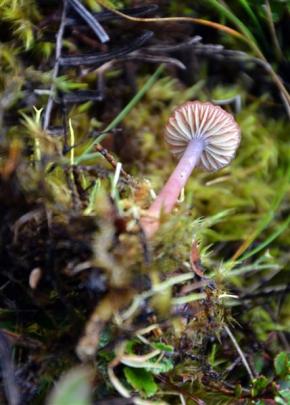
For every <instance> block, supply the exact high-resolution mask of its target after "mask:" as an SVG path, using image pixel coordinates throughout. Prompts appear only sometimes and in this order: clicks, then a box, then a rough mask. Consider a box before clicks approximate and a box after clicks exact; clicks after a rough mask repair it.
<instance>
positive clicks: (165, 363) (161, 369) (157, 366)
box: [150, 357, 173, 374]
mask: <svg viewBox="0 0 290 405" xmlns="http://www.w3.org/2000/svg"><path fill="white" fill-rule="evenodd" d="M150 363H151V364H152V367H150V370H151V371H152V373H153V374H160V373H167V372H168V371H170V370H172V369H173V363H172V360H170V359H167V358H165V357H164V358H163V359H162V360H160V361H158V362H157V361H156V362H153V361H151V362H150Z"/></svg>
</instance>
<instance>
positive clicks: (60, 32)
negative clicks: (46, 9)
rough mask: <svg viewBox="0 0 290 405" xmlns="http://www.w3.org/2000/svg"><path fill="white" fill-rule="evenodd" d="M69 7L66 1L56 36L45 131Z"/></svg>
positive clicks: (45, 115)
mask: <svg viewBox="0 0 290 405" xmlns="http://www.w3.org/2000/svg"><path fill="white" fill-rule="evenodd" d="M67 7H68V4H67V0H64V1H63V10H62V15H61V21H60V26H59V29H58V33H57V36H56V47H55V63H54V68H53V72H52V78H51V79H52V84H51V88H50V96H49V97H48V102H47V105H46V109H45V113H44V119H43V129H44V130H46V129H47V128H48V126H49V121H50V116H51V111H52V106H53V101H54V97H55V92H56V84H55V80H56V78H57V75H58V71H59V58H60V56H61V49H62V39H63V34H64V30H65V25H66V13H67Z"/></svg>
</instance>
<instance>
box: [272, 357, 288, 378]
mask: <svg viewBox="0 0 290 405" xmlns="http://www.w3.org/2000/svg"><path fill="white" fill-rule="evenodd" d="M274 365H275V371H276V374H277V375H279V376H284V375H287V374H288V371H289V365H288V355H287V353H285V352H281V353H279V354H278V355H277V356H276V357H275V360H274Z"/></svg>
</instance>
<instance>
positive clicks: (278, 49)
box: [264, 0, 283, 60]
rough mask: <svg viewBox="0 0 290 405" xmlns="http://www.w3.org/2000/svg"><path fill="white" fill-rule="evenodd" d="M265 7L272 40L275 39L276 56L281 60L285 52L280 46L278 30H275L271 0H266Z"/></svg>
mask: <svg viewBox="0 0 290 405" xmlns="http://www.w3.org/2000/svg"><path fill="white" fill-rule="evenodd" d="M264 7H265V10H266V16H267V20H268V23H269V28H270V33H271V36H272V41H273V45H274V50H275V53H276V57H277V58H278V60H281V59H282V57H283V53H282V50H281V47H280V44H279V41H278V38H277V34H276V31H275V26H274V22H273V18H272V10H271V6H270V3H269V0H266V1H265V5H264Z"/></svg>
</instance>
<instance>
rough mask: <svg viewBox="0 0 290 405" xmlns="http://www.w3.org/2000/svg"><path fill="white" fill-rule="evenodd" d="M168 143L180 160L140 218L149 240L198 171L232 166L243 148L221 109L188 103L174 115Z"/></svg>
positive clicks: (236, 129) (167, 132)
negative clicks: (162, 213)
mask: <svg viewBox="0 0 290 405" xmlns="http://www.w3.org/2000/svg"><path fill="white" fill-rule="evenodd" d="M165 141H166V142H167V143H168V145H169V147H170V148H171V152H172V153H173V155H175V156H176V157H177V158H179V159H180V160H179V162H178V164H177V166H176V168H175V170H174V171H173V173H172V174H171V176H170V177H169V179H168V180H167V183H166V184H165V185H164V187H163V188H162V190H161V192H160V193H159V195H158V196H157V198H156V199H155V200H154V201H153V203H152V204H151V206H150V207H149V209H148V210H147V212H146V214H145V215H144V216H143V217H142V218H141V225H142V228H143V230H144V232H145V235H146V236H147V237H148V238H150V237H151V236H153V234H154V233H155V232H156V231H157V229H158V227H159V218H160V214H161V212H164V213H166V214H168V213H170V212H171V211H172V209H173V208H174V206H175V204H176V202H177V199H178V197H179V195H180V193H181V191H182V189H183V187H184V186H185V184H186V182H187V180H188V178H189V176H190V174H191V172H192V170H193V169H194V168H195V167H200V168H203V169H205V170H207V171H210V172H213V171H216V170H218V169H221V168H222V167H224V166H227V165H228V164H229V163H230V162H231V160H232V159H233V158H234V156H235V153H236V150H237V148H238V146H239V144H240V128H239V126H238V124H237V123H236V121H235V120H234V118H233V116H232V115H231V114H229V113H228V112H226V111H225V110H223V109H222V108H221V107H219V106H216V105H213V104H211V103H208V102H200V101H189V102H187V103H185V104H183V105H181V106H180V107H178V108H176V109H175V110H174V111H173V113H172V115H171V116H170V118H169V120H168V123H167V125H166V128H165Z"/></svg>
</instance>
